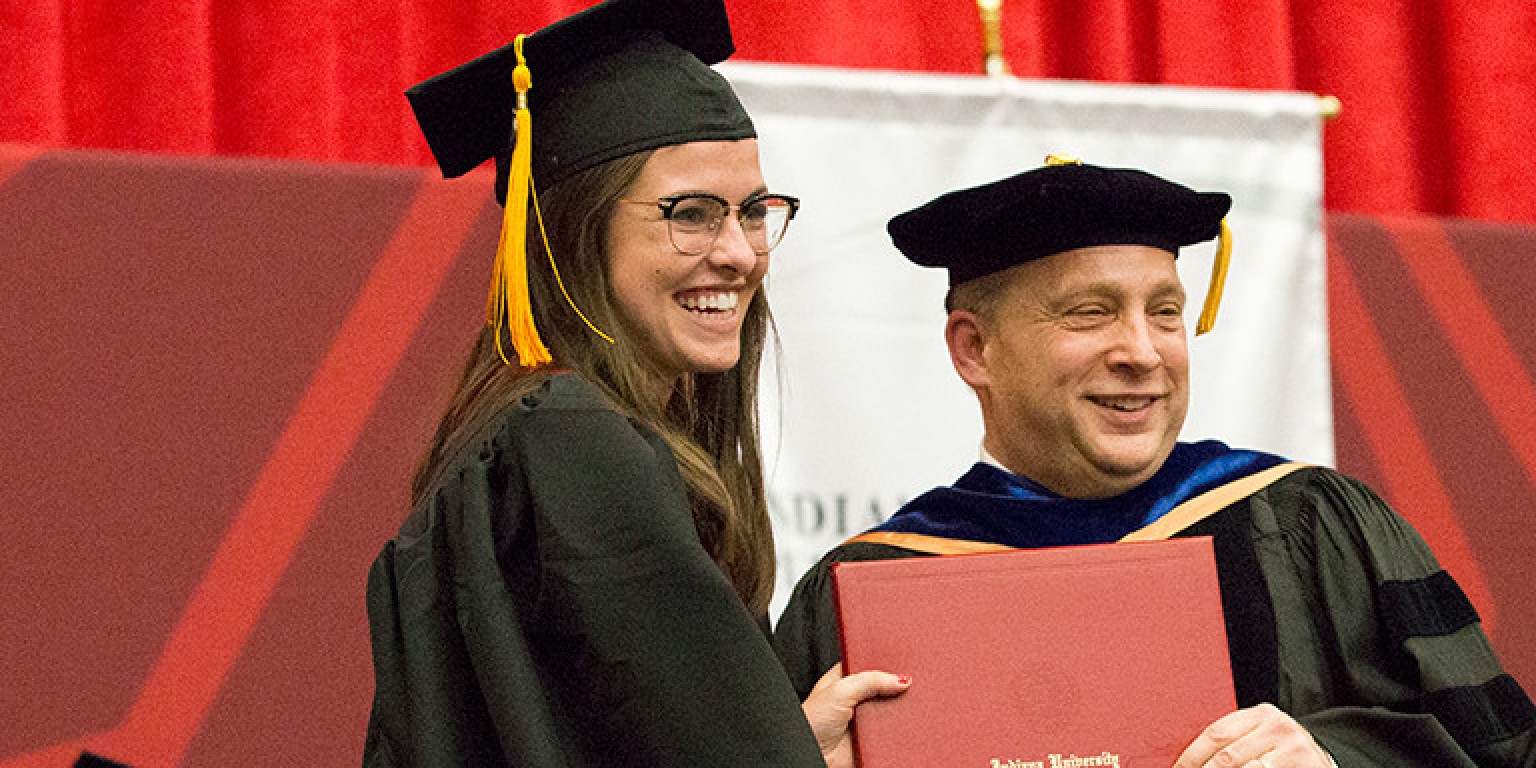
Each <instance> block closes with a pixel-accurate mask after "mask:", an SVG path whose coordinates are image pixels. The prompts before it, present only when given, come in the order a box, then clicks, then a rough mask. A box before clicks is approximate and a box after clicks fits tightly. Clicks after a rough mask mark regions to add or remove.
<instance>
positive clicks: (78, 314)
mask: <svg viewBox="0 0 1536 768" xmlns="http://www.w3.org/2000/svg"><path fill="white" fill-rule="evenodd" d="M498 214H499V209H498V208H497V207H496V206H495V205H494V203H493V202H491V200H490V184H489V178H488V176H478V177H476V179H474V180H471V181H467V182H466V181H460V182H452V183H450V182H443V181H441V180H439V179H436V178H433V177H432V175H431V174H430V173H429V172H426V171H417V170H401V169H381V168H373V167H363V166H341V165H313V164H299V163H283V162H254V161H228V160H186V159H180V158H169V157H157V156H146V155H126V154H112V153H86V152H46V153H42V152H38V151H36V150H31V149H27V148H21V147H0V286H3V287H4V293H3V298H0V508H3V509H5V510H7V518H6V521H5V527H6V531H7V533H8V537H9V539H8V540H9V541H11V542H12V546H11V550H12V552H11V554H10V556H8V557H7V558H4V563H5V564H4V565H3V566H0V583H4V584H6V585H7V588H6V589H4V590H0V613H3V615H4V616H6V617H7V619H6V621H5V624H4V625H3V630H0V660H3V665H4V666H3V669H0V679H4V681H5V684H4V685H0V712H4V713H5V715H4V720H5V726H4V727H3V728H0V768H21V766H62V765H68V764H69V763H70V762H71V761H72V760H73V758H74V756H75V755H77V754H78V753H79V751H80V750H81V749H82V748H91V749H93V750H95V751H98V752H101V753H102V754H105V755H107V756H111V757H115V758H117V759H120V760H124V761H127V762H130V763H135V764H138V765H142V766H148V765H172V764H176V763H178V762H181V763H183V764H186V765H344V764H356V762H357V760H358V759H359V755H360V751H361V744H362V735H363V729H364V726H365V723H366V720H367V711H368V705H369V701H370V697H371V693H372V678H371V669H370V665H369V659H368V638H367V623H366V617H365V615H364V610H363V582H364V576H365V574H366V571H367V567H368V563H369V562H370V561H371V560H372V558H373V555H374V553H375V552H376V551H377V548H378V546H379V545H380V543H381V542H382V541H384V540H385V539H386V538H387V537H388V536H389V535H391V534H392V533H393V531H394V529H395V527H396V525H397V524H398V521H399V520H400V519H401V518H402V517H403V515H404V513H405V504H406V496H407V484H408V481H409V476H410V473H411V470H412V468H413V467H414V463H415V461H416V459H417V458H418V451H419V450H420V448H421V446H422V445H423V444H424V441H425V437H426V435H427V434H428V433H429V432H430V430H431V429H432V428H433V426H434V425H435V421H436V418H437V415H438V409H439V407H440V405H439V404H440V403H441V402H442V399H443V398H444V397H445V396H446V393H447V391H448V390H449V388H451V386H452V384H453V378H454V373H455V371H456V370H457V367H458V364H459V358H460V357H461V356H462V354H463V352H464V346H465V345H466V344H467V341H468V339H469V337H470V335H471V333H472V332H473V331H474V329H475V327H476V326H477V325H478V323H479V322H480V321H479V313H480V304H481V302H482V301H483V296H484V293H483V290H484V280H485V276H486V274H487V273H488V262H489V259H490V254H491V253H492V252H493V250H494V245H493V243H494V238H495V235H496V231H497V227H498ZM1330 236H1331V240H1332V245H1333V250H1332V253H1333V256H1334V264H1333V269H1334V275H1333V277H1334V278H1335V279H1334V280H1333V286H1332V288H1333V291H1332V295H1331V297H1330V301H1331V302H1332V304H1333V306H1332V318H1333V322H1334V336H1335V360H1334V365H1335V378H1336V395H1337V397H1336V408H1337V413H1338V419H1337V422H1338V443H1339V464H1340V466H1341V467H1342V468H1343V469H1345V470H1346V471H1349V472H1352V473H1355V474H1358V475H1360V476H1361V477H1363V478H1364V479H1366V480H1368V481H1369V482H1371V483H1372V484H1373V485H1375V486H1376V487H1377V488H1379V489H1380V490H1382V492H1383V493H1384V495H1386V496H1387V497H1388V499H1389V500H1390V501H1392V502H1393V503H1394V504H1395V505H1397V506H1398V508H1399V509H1401V510H1402V511H1403V512H1404V514H1405V515H1407V516H1408V517H1409V518H1410V519H1412V520H1414V521H1415V523H1416V524H1417V525H1419V526H1420V527H1421V529H1422V530H1423V531H1424V533H1425V535H1426V538H1429V539H1430V541H1431V542H1432V543H1435V544H1436V546H1437V547H1438V548H1439V549H1440V551H1441V553H1442V555H1443V556H1444V559H1445V560H1446V562H1447V565H1448V567H1449V568H1450V569H1451V570H1452V572H1453V573H1455V574H1457V575H1458V576H1459V577H1463V578H1464V579H1466V580H1467V582H1468V590H1469V592H1471V593H1472V595H1473V598H1474V600H1475V601H1477V603H1478V605H1479V607H1480V608H1481V609H1483V610H1484V611H1485V612H1487V613H1488V615H1489V616H1490V617H1491V618H1492V619H1493V623H1494V627H1495V630H1496V634H1495V643H1496V645H1498V646H1499V649H1500V651H1501V653H1502V654H1503V655H1504V657H1505V659H1506V661H1507V662H1508V663H1509V665H1510V667H1511V668H1512V670H1513V671H1514V672H1515V674H1516V676H1517V677H1518V678H1520V679H1521V680H1522V681H1523V682H1525V683H1526V684H1527V686H1528V687H1529V686H1531V685H1532V684H1536V649H1533V648H1530V647H1525V648H1522V647H1517V645H1516V643H1515V642H1514V640H1516V639H1518V638H1521V637H1527V638H1528V637H1531V636H1533V635H1536V602H1533V601H1532V599H1531V598H1530V596H1529V594H1528V591H1527V590H1525V589H1524V588H1523V582H1522V581H1521V580H1520V579H1519V576H1520V575H1521V574H1520V573H1519V571H1520V569H1521V568H1522V566H1523V565H1524V564H1526V563H1530V562H1533V561H1536V534H1533V533H1532V532H1531V530H1530V529H1531V524H1532V522H1533V520H1532V515H1533V511H1532V510H1536V482H1533V480H1532V475H1533V473H1536V467H1533V456H1536V449H1533V444H1532V442H1531V441H1532V439H1533V435H1536V428H1531V420H1532V419H1533V418H1536V406H1533V405H1532V401H1531V400H1530V399H1529V397H1528V395H1529V392H1530V391H1531V381H1532V377H1533V372H1536V317H1533V316H1532V314H1531V313H1530V311H1529V310H1528V309H1527V307H1528V306H1529V297H1530V296H1532V295H1536V272H1533V271H1532V270H1530V269H1529V268H1528V264H1527V263H1525V262H1528V260H1529V258H1530V256H1531V255H1532V254H1536V227H1512V226H1495V225H1484V224H1475V223H1469V222H1454V221H1450V222H1446V221H1434V220H1425V219H1415V220H1401V221H1399V220H1391V221H1382V220H1376V219H1370V218H1363V217H1352V216H1334V217H1332V218H1331V220H1330ZM1474 574H1475V576H1476V578H1469V577H1470V576H1472V575H1474ZM1526 645H1527V646H1529V643H1527V644H1526Z"/></svg>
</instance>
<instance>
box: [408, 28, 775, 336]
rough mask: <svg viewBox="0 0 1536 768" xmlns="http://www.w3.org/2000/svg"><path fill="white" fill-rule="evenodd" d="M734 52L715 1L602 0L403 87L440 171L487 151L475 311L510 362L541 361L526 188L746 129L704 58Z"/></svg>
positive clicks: (710, 60) (458, 168)
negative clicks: (492, 163) (491, 162)
mask: <svg viewBox="0 0 1536 768" xmlns="http://www.w3.org/2000/svg"><path fill="white" fill-rule="evenodd" d="M735 50H736V48H735V44H734V43H733V42H732V41H731V28H730V20H729V18H728V17H727V16H726V11H725V5H724V2H723V0H607V2H604V3H601V4H599V5H596V6H593V7H591V8H589V9H587V10H585V11H582V12H580V13H577V14H575V15H573V16H570V17H568V18H565V19H562V20H560V21H557V22H555V23H554V24H551V25H549V26H548V27H545V28H543V29H541V30H539V31H537V32H535V33H533V34H531V35H519V36H518V37H517V39H516V40H514V41H513V42H512V43H510V44H508V45H506V46H503V47H501V48H499V49H497V50H495V51H492V52H490V53H487V54H485V55H483V56H481V57H479V58H477V59H474V60H473V61H470V62H468V63H465V64H462V65H460V66H458V67H455V68H453V69H451V70H449V71H447V72H444V73H442V74H440V75H437V76H435V77H432V78H430V79H428V80H425V81H423V82H421V83H418V84H417V85H415V86H412V87H411V88H410V89H409V90H407V91H406V98H407V99H409V100H410V103H411V108H412V110H413V111H414V112H415V114H416V122H417V123H418V124H419V125H420V126H421V132H422V134H423V135H424V136H425V137H426V140H427V145H428V146H429V147H431V149H432V155H433V157H434V158H436V160H437V164H438V167H439V168H440V169H441V170H442V172H443V175H444V176H445V177H448V178H453V177H457V176H462V175H464V174H465V173H468V172H469V171H470V170H472V169H474V168H475V167H477V166H479V165H480V164H481V163H483V162H485V161H486V160H487V159H491V158H495V159H496V197H497V199H498V200H500V201H502V202H503V204H504V205H505V207H506V210H505V212H504V215H503V219H502V231H501V239H500V242H499V244H498V245H497V249H496V267H495V273H494V275H493V277H492V280H491V293H490V297H489V299H488V301H487V306H486V320H487V323H488V324H490V325H491V326H492V327H493V328H495V332H496V345H497V349H498V350H499V351H500V350H501V327H502V326H503V325H505V326H506V327H507V328H508V330H509V332H510V335H511V340H512V345H513V347H514V348H515V349H516V350H517V354H518V360H519V363H520V364H521V365H525V366H526V365H538V364H541V363H546V362H549V361H550V359H551V356H550V354H549V350H548V349H546V348H545V346H544V343H543V342H542V341H541V340H540V339H539V336H538V331H537V330H536V329H535V328H534V324H533V316H532V313H531V309H530V306H529V300H528V279H527V263H526V252H527V247H526V235H527V219H526V217H527V212H528V201H529V198H530V196H531V197H532V201H533V203H534V209H535V211H537V204H538V189H540V188H546V187H548V186H549V185H551V184H557V183H559V182H560V181H562V180H564V179H567V178H569V177H570V176H571V175H572V174H575V173H578V172H580V171H584V170H587V169H589V168H592V167H595V166H597V165H600V164H602V163H605V162H608V161H610V160H615V159H618V158H620V157H624V156H626V155H632V154H634V153H636V152H643V151H646V150H650V149H658V148H660V147H666V146H672V145H675V144H684V143H688V142H693V141H731V140H738V139H747V138H754V137H756V135H757V133H756V131H755V129H754V128H753V126H752V120H751V118H750V117H748V116H747V113H746V110H744V109H743V108H742V106H741V102H740V101H738V100H737V98H736V94H735V92H734V91H732V90H731V86H730V84H729V83H728V82H726V80H725V78H724V77H722V76H721V75H720V74H719V73H718V72H715V71H714V70H713V69H711V68H710V67H709V65H710V64H714V63H716V62H719V61H723V60H724V59H726V58H727V57H729V56H730V55H731V54H732V53H733V52H734V51H735ZM535 123H536V124H537V131H535V130H534V124H535ZM535 137H536V138H535ZM541 227H542V224H541ZM549 256H550V263H551V266H552V267H553V264H554V254H549ZM557 277H558V270H557ZM567 300H569V297H567ZM572 307H573V308H575V305H574V304H573V305H572ZM576 311H577V313H578V314H580V310H579V309H577V310H576ZM582 319H583V320H585V319H586V318H585V315H582ZM587 324H588V326H589V327H591V328H592V330H593V331H594V332H596V333H597V334H598V335H600V336H602V337H603V338H604V339H606V340H608V341H609V342H612V339H611V338H610V337H609V336H608V335H607V334H604V333H603V332H602V331H600V330H598V329H597V328H596V327H595V326H592V324H591V323H590V322H588V323H587ZM502 358H503V359H504V360H505V359H506V354H505V352H504V351H502Z"/></svg>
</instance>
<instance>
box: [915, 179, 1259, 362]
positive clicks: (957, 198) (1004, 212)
mask: <svg viewBox="0 0 1536 768" xmlns="http://www.w3.org/2000/svg"><path fill="white" fill-rule="evenodd" d="M1046 163H1047V164H1046V165H1044V166H1042V167H1039V168H1034V169H1031V170H1028V171H1024V172H1023V173H1020V174H1017V175H1014V176H1010V177H1009V178H1006V179H1003V180H1001V181H994V182H992V183H990V184H983V185H981V186H977V187H971V188H969V189H961V190H957V191H954V192H949V193H946V194H944V195H941V196H939V197H937V198H935V199H933V200H931V201H929V202H928V203H926V204H924V205H922V206H920V207H918V208H915V209H913V210H910V211H907V212H906V213H902V214H899V215H897V216H896V217H895V218H892V219H891V220H890V222H889V223H888V224H887V225H886V231H887V232H889V233H890V235H891V241H892V242H893V243H894V244H895V245H896V248H897V250H900V251H901V253H902V255H904V256H906V257H907V259H909V260H910V261H912V262H913V263H915V264H918V265H921V266H924V267H943V268H944V269H947V270H949V284H950V285H951V286H955V285H959V284H961V283H964V282H967V281H970V280H974V279H976V278H978V277H984V276H986V275H990V274H992V273H994V272H1001V271H1002V270H1005V269H1008V268H1010V267H1014V266H1017V265H1019V264H1023V263H1025V262H1029V261H1034V260H1035V259H1041V258H1045V257H1046V256H1050V255H1052V254H1056V253H1061V252H1063V251H1070V250H1073V249H1076V248H1088V247H1091V246H1096V245H1146V246H1151V247H1154V248H1160V249H1162V250H1165V251H1168V252H1170V253H1172V254H1174V255H1175V256H1177V255H1178V253H1179V248H1181V247H1183V246H1186V245H1193V244H1195V243H1200V242H1204V241H1206V240H1210V239H1211V238H1215V237H1219V238H1220V241H1219V245H1218V253H1217V259H1216V265H1215V268H1214V269H1213V271H1212V275H1211V289H1210V290H1209V291H1208V292H1207V294H1206V304H1205V309H1204V311H1203V312H1202V313H1201V317H1200V323H1199V325H1198V326H1197V328H1196V333H1204V332H1205V331H1206V330H1209V329H1210V326H1211V325H1212V324H1214V322H1215V317H1216V307H1217V305H1219V303H1220V301H1221V290H1222V286H1223V284H1224V283H1225V281H1226V269H1227V261H1228V253H1229V249H1230V241H1231V238H1230V235H1229V234H1228V231H1227V228H1226V222H1225V217H1226V215H1227V211H1228V210H1229V209H1231V207H1232V198H1231V197H1230V196H1228V195H1227V194H1225V193H1222V192H1196V191H1195V190H1193V189H1190V188H1189V187H1186V186H1184V185H1182V184H1178V183H1175V182H1172V181H1168V180H1167V179H1163V178H1160V177H1158V176H1154V175H1152V174H1150V173H1147V172H1146V171H1141V170H1137V169H1134V168H1102V167H1099V166H1096V165H1086V164H1083V163H1080V162H1078V161H1076V160H1070V159H1061V158H1058V157H1057V156H1054V155H1053V156H1051V157H1048V158H1046Z"/></svg>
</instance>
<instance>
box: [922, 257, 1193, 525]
mask: <svg viewBox="0 0 1536 768" xmlns="http://www.w3.org/2000/svg"><path fill="white" fill-rule="evenodd" d="M1013 271H1014V272H1015V273H1016V274H1013V275H1011V276H1010V280H1009V281H1008V283H1007V284H1006V286H1005V287H1004V289H1003V294H1002V296H1001V297H1000V300H999V301H998V302H997V304H996V305H995V307H994V309H993V311H992V312H991V313H990V315H991V317H990V318H981V317H976V316H973V317H975V320H976V322H977V323H978V325H979V327H980V329H981V330H980V334H979V335H980V338H981V344H980V345H979V347H978V351H979V355H978V357H977V359H978V365H977V366H976V370H977V373H976V374H974V375H976V376H978V377H979V381H977V380H972V379H971V377H969V376H967V377H966V378H967V381H968V382H969V383H971V384H972V386H973V387H975V388H976V389H977V393H978V395H979V396H980V397H981V399H982V409H983V415H984V417H985V419H986V426H987V449H988V450H989V451H990V452H991V453H992V454H993V455H994V456H996V457H997V458H998V459H999V460H1000V461H1002V462H1003V464H1004V465H1006V466H1007V467H1008V468H1010V469H1012V470H1013V471H1015V472H1017V473H1019V474H1022V475H1024V476H1026V477H1029V478H1030V479H1031V480H1034V481H1035V482H1038V483H1040V484H1042V485H1044V486H1046V487H1047V488H1050V489H1051V490H1053V491H1055V492H1057V493H1060V494H1062V495H1065V496H1070V497H1074V498H1104V497H1108V496H1113V495H1116V494H1119V493H1123V492H1125V491H1128V490H1130V489H1132V488H1134V487H1136V486H1138V485H1140V484H1141V483H1143V482H1145V481H1146V480H1147V479H1148V478H1150V477H1151V476H1152V475H1153V473H1155V472H1156V471H1157V470H1158V468H1160V467H1161V466H1162V464H1163V462H1164V461H1165V460H1166V459H1167V458H1168V454H1169V452H1170V451H1171V450H1173V445H1174V442H1175V440H1176V439H1177V438H1178V434H1179V429H1180V428H1181V427H1182V426H1183V424H1184V416H1185V413H1186V412H1187V410H1188V407H1189V350H1188V347H1187V344H1186V339H1185V332H1184V301H1185V296H1184V289H1183V286H1182V285H1180V283H1179V277H1178V273H1177V271H1176V270H1175V268H1174V257H1173V254H1170V253H1168V252H1166V251H1163V250H1159V249H1157V248H1151V247H1147V246H1135V245H1114V246H1098V247H1093V248H1081V249H1077V250H1073V251H1067V252H1065V253H1059V254H1056V255H1054V256H1049V257H1046V258H1044V259H1040V260H1037V261H1033V262H1029V263H1026V264H1023V265H1020V266H1018V267H1015V268H1014V270H1013ZM954 323H955V319H954V318H953V317H952V318H951V325H953V324H954ZM951 341H952V343H953V338H952V339H951ZM959 364H960V363H959V361H958V359H957V365H959ZM962 375H965V373H964V371H962Z"/></svg>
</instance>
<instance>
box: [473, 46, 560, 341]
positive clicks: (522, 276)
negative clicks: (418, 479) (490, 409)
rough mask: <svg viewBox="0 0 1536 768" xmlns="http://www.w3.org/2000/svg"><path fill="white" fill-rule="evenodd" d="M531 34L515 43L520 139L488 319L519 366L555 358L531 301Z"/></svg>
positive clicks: (514, 152) (516, 123) (510, 176)
mask: <svg viewBox="0 0 1536 768" xmlns="http://www.w3.org/2000/svg"><path fill="white" fill-rule="evenodd" d="M525 37H527V35H518V36H517V40H516V41H515V42H514V44H513V52H514V53H515V54H516V55H517V68H516V69H514V70H512V87H513V88H514V89H516V90H517V112H516V113H515V114H514V116H513V118H512V119H513V125H514V126H515V130H516V137H515V138H514V139H513V143H512V167H511V170H510V171H509V172H508V175H507V205H506V208H505V210H503V211H502V217H501V238H500V240H499V241H498V242H497V244H496V266H495V268H494V269H493V270H492V273H491V295H490V297H489V299H487V301H486V307H485V321H486V323H488V324H489V325H490V326H491V328H492V330H493V331H494V332H495V334H496V352H497V354H500V355H501V360H502V362H504V363H508V364H511V362H512V361H510V360H508V359H507V353H506V351H505V350H504V349H502V346H501V329H502V328H503V327H505V328H506V329H507V334H508V336H510V337H511V339H512V347H513V349H515V350H516V351H517V363H518V365H521V366H524V367H530V366H535V365H541V364H543V363H547V362H550V360H551V359H552V358H551V357H550V354H549V349H548V348H547V347H545V346H544V342H543V340H541V339H540V338H539V331H538V329H537V328H535V327H534V325H533V306H532V304H531V303H530V302H529V300H528V193H529V190H530V189H532V187H533V120H532V118H531V117H530V116H529V113H528V89H529V88H530V87H532V85H533V77H532V75H531V74H530V73H529V72H528V61H527V59H525V58H523V38H525Z"/></svg>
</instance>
